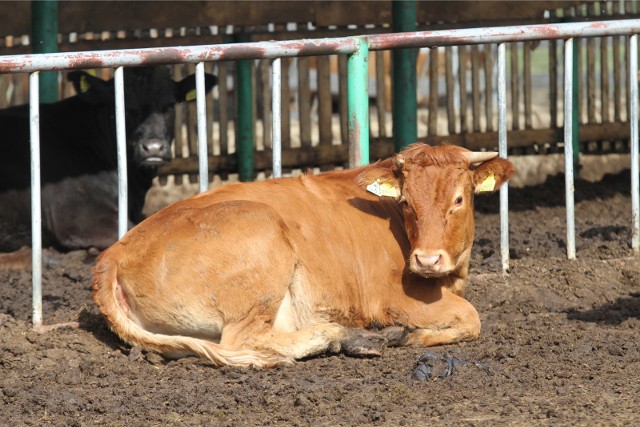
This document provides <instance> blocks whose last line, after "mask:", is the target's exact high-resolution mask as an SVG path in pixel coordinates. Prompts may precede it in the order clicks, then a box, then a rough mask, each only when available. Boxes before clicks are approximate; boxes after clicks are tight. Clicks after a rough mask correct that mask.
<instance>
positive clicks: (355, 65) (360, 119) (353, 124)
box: [347, 37, 369, 167]
mask: <svg viewBox="0 0 640 427" xmlns="http://www.w3.org/2000/svg"><path fill="white" fill-rule="evenodd" d="M356 43H357V44H358V50H357V51H355V52H354V53H353V54H351V55H350V56H349V59H348V60H347V115H348V122H347V126H348V134H349V167H356V166H362V165H366V164H367V163H369V67H368V65H367V63H368V57H369V45H368V44H367V42H366V40H365V39H364V38H360V37H357V38H356Z"/></svg>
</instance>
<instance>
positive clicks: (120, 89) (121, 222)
mask: <svg viewBox="0 0 640 427" xmlns="http://www.w3.org/2000/svg"><path fill="white" fill-rule="evenodd" d="M114 80H115V89H116V141H117V144H118V238H122V236H124V235H125V234H126V233H127V228H128V226H129V207H128V199H127V191H128V190H127V185H128V184H127V131H126V128H125V118H124V112H125V111H124V70H123V68H122V67H118V68H116V70H115V73H114Z"/></svg>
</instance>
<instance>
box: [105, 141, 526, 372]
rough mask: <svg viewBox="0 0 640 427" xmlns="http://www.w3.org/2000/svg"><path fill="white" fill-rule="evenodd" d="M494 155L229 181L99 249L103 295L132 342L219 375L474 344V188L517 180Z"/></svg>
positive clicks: (414, 159) (423, 153) (422, 152)
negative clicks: (324, 357)
mask: <svg viewBox="0 0 640 427" xmlns="http://www.w3.org/2000/svg"><path fill="white" fill-rule="evenodd" d="M496 156H497V153H474V152H471V151H468V150H466V149H464V148H461V147H456V146H439V147H430V146H428V145H424V144H414V145H412V146H410V147H409V148H407V149H406V150H404V151H402V152H401V153H399V154H398V155H396V156H395V157H393V158H390V159H387V160H384V161H380V162H378V163H375V164H372V165H369V166H365V167H361V168H357V169H350V170H345V171H339V172H329V173H324V174H320V175H316V176H302V177H299V178H286V179H273V180H267V181H263V182H256V183H241V184H232V185H225V186H222V187H219V188H218V189H216V190H213V191H209V192H206V193H203V194H200V195H198V196H195V197H193V198H190V199H187V200H184V201H181V202H178V203H176V204H174V205H172V206H169V207H167V208H165V209H164V210H162V211H160V212H158V213H156V214H155V215H152V216H151V217H149V218H148V219H146V220H145V221H143V222H142V223H140V224H139V225H138V226H136V227H135V228H133V229H132V230H131V231H129V233H128V234H127V235H126V236H124V238H123V239H122V240H120V241H119V242H118V243H116V244H114V245H113V246H111V247H110V248H109V249H107V250H106V251H105V252H103V253H102V254H101V256H100V258H99V260H98V263H97V265H96V267H95V268H94V275H95V279H94V281H93V289H94V299H95V301H96V303H97V304H98V306H99V307H100V310H101V311H102V313H103V314H104V315H105V317H106V318H107V320H108V323H109V325H110V326H111V328H112V329H113V330H114V331H115V332H116V333H117V334H118V335H119V336H120V337H121V338H122V339H123V340H125V341H127V342H128V343H131V344H133V345H137V346H141V347H143V348H146V349H149V350H153V351H157V352H159V353H162V354H164V355H166V356H168V357H181V356H187V355H197V356H200V357H203V358H206V359H209V360H210V361H211V362H213V363H214V364H216V365H234V366H247V365H255V366H272V365H275V364H278V363H283V362H292V361H293V360H296V359H301V358H305V357H310V356H314V355H318V354H322V353H325V352H336V351H341V350H342V351H344V352H345V353H347V354H355V355H367V354H368V355H370V354H379V351H380V350H381V346H380V342H382V343H383V344H384V343H386V344H389V345H423V346H431V345H438V344H446V343H453V342H457V341H462V340H472V339H475V338H477V337H478V336H479V334H480V319H479V317H478V313H477V311H476V310H475V308H474V307H473V306H472V305H471V304H470V303H469V302H468V301H467V300H465V299H464V298H463V294H464V290H465V285H466V282H467V277H468V269H469V259H470V254H471V246H472V244H473V238H474V218H473V203H474V200H473V199H474V193H483V192H492V191H494V190H496V189H497V188H498V187H500V186H501V185H502V184H503V183H505V182H506V181H507V180H508V179H509V178H510V177H511V175H512V174H513V172H514V168H513V166H512V164H511V163H510V162H509V161H507V160H505V159H502V158H498V157H496Z"/></svg>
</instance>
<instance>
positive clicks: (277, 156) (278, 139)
mask: <svg viewBox="0 0 640 427" xmlns="http://www.w3.org/2000/svg"><path fill="white" fill-rule="evenodd" d="M271 77H272V78H271V80H272V83H271V93H272V97H271V111H272V112H273V115H272V116H271V120H272V124H271V127H272V129H271V135H273V140H272V141H271V148H272V150H271V151H272V162H273V177H274V178H280V177H281V176H282V110H281V108H282V106H281V104H282V98H281V95H282V92H281V90H282V89H281V86H282V60H281V59H280V58H276V59H274V60H273V64H272V65H271Z"/></svg>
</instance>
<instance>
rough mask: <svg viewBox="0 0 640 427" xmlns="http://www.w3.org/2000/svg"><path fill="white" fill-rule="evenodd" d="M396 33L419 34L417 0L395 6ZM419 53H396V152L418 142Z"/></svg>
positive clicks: (395, 51)
mask: <svg viewBox="0 0 640 427" xmlns="http://www.w3.org/2000/svg"><path fill="white" fill-rule="evenodd" d="M392 11H393V31H394V32H406V31H416V2H415V0H408V1H400V0H394V1H393V2H392ZM416 57H417V50H416V49H396V50H394V51H393V138H394V148H395V150H396V152H398V151H400V150H402V149H403V148H405V147H406V146H407V145H409V144H413V143H414V142H416V139H417V138H418V103H417V99H416V93H417V89H416V88H417V84H416Z"/></svg>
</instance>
